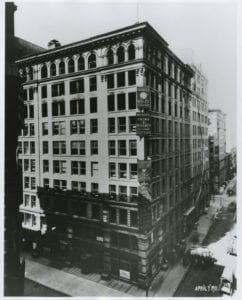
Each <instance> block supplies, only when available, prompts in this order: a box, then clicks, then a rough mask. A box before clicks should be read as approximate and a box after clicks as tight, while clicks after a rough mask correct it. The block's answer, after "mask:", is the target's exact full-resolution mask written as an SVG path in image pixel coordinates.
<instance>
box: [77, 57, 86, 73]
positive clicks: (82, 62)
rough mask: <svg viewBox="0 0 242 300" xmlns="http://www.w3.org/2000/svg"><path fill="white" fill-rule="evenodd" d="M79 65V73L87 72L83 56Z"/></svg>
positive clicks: (79, 60)
mask: <svg viewBox="0 0 242 300" xmlns="http://www.w3.org/2000/svg"><path fill="white" fill-rule="evenodd" d="M77 64H78V71H81V70H85V60H84V58H83V57H82V56H80V57H79V59H78V62H77Z"/></svg>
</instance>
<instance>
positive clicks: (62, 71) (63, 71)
mask: <svg viewBox="0 0 242 300" xmlns="http://www.w3.org/2000/svg"><path fill="white" fill-rule="evenodd" d="M65 72H66V66H65V63H64V62H63V61H62V62H60V64H59V74H60V75H62V74H65Z"/></svg>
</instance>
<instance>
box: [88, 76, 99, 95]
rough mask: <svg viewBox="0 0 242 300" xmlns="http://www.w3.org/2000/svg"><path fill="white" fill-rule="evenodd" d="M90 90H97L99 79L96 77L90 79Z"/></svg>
mask: <svg viewBox="0 0 242 300" xmlns="http://www.w3.org/2000/svg"><path fill="white" fill-rule="evenodd" d="M89 89H90V92H92V91H96V90H97V77H96V76H94V77H90V78H89Z"/></svg>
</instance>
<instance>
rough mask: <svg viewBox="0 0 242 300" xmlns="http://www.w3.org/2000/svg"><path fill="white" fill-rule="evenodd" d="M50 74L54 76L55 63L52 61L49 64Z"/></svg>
mask: <svg viewBox="0 0 242 300" xmlns="http://www.w3.org/2000/svg"><path fill="white" fill-rule="evenodd" d="M50 76H56V65H55V64H54V63H52V64H51V66H50Z"/></svg>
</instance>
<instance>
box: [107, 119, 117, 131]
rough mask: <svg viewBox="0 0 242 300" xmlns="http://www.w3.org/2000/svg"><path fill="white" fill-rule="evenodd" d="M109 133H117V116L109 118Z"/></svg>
mask: <svg viewBox="0 0 242 300" xmlns="http://www.w3.org/2000/svg"><path fill="white" fill-rule="evenodd" d="M108 133H115V118H108Z"/></svg>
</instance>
